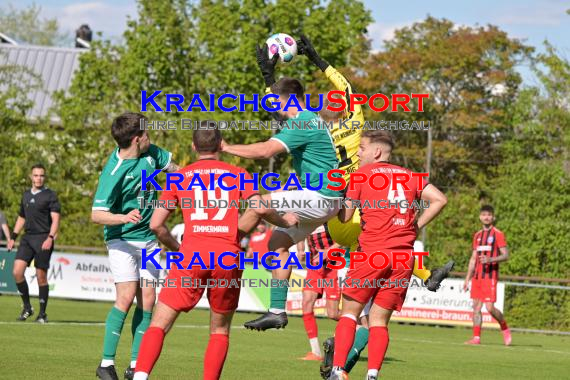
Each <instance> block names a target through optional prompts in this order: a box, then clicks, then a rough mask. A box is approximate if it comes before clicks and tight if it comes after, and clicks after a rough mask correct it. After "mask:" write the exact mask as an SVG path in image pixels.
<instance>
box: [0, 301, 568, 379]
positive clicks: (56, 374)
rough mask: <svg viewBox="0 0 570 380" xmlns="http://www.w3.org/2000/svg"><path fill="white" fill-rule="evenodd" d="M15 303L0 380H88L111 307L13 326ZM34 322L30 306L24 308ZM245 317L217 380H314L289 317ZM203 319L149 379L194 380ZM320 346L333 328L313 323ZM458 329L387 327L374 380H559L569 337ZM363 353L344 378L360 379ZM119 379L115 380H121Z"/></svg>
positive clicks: (77, 308)
mask: <svg viewBox="0 0 570 380" xmlns="http://www.w3.org/2000/svg"><path fill="white" fill-rule="evenodd" d="M20 304H21V302H20V299H19V297H15V296H7V295H3V296H2V297H0V338H1V342H2V344H1V345H0V347H1V349H0V353H1V355H0V357H1V358H2V360H1V361H0V363H1V365H0V378H2V379H23V378H40V379H93V378H95V369H96V368H97V365H98V363H99V360H100V355H101V348H102V341H103V331H104V328H105V327H104V321H105V317H106V314H107V312H108V311H109V309H110V307H111V304H110V303H104V302H80V301H67V300H59V299H51V300H50V302H49V307H48V316H49V320H50V323H49V324H47V325H37V324H35V323H33V319H34V318H35V317H36V315H37V314H35V315H34V316H33V317H32V318H31V320H28V321H27V322H17V321H16V317H17V316H18V315H19V312H20ZM32 305H33V306H34V309H35V310H36V313H37V310H38V309H37V308H38V302H37V299H32ZM254 316H255V315H254V314H249V313H238V314H236V315H235V317H234V322H233V326H234V327H233V330H232V334H231V340H230V350H229V353H228V358H227V360H226V365H225V367H224V371H223V373H222V379H319V378H320V376H319V369H318V368H319V363H317V362H305V361H302V360H299V359H298V358H300V357H302V356H304V354H305V353H306V352H307V351H309V343H308V340H307V337H306V334H305V330H304V328H303V321H302V319H301V318H297V317H290V318H289V325H288V326H287V328H286V329H285V330H279V331H266V332H257V331H255V332H254V331H249V330H245V329H244V328H243V327H242V324H243V322H245V321H247V320H250V319H252V317H254ZM130 321H131V315H129V316H128V317H127V320H126V323H125V327H124V330H123V336H122V339H121V343H120V345H119V350H118V354H117V361H116V363H117V367H118V371H121V373H120V374H121V375H122V371H123V370H124V369H125V368H126V367H127V365H128V363H129V360H130V344H131V331H130V330H131V329H130ZM208 321H209V320H208V311H206V310H195V311H192V312H190V313H189V314H183V315H181V316H180V318H179V319H178V321H177V323H176V325H175V327H174V328H173V330H172V331H171V332H170V334H169V335H168V336H167V338H166V341H165V345H164V349H163V351H162V355H161V357H160V359H159V361H158V363H157V365H156V367H155V370H154V371H153V374H152V378H154V379H199V378H201V377H202V358H203V353H204V350H205V348H206V344H207V339H208ZM318 325H319V338H320V340H321V342H322V341H323V340H324V339H325V338H326V337H328V336H329V335H331V333H332V332H333V330H334V326H335V324H334V322H333V321H329V320H324V319H319V321H318ZM470 334H471V331H470V330H469V329H466V328H441V327H440V328H437V327H429V326H411V325H400V324H395V323H394V324H392V325H391V326H390V340H391V341H390V346H389V348H388V353H387V358H386V360H385V362H384V365H383V368H382V371H381V375H382V377H383V378H387V379H401V378H412V379H481V378H484V379H539V378H547V379H568V378H570V374H569V369H570V366H569V363H570V337H561V336H547V335H537V334H522V333H516V332H515V333H513V345H512V346H511V347H505V346H503V344H502V338H501V335H500V332H498V331H492V330H484V331H483V335H482V340H483V345H481V346H478V347H477V346H476V347H473V346H465V345H463V342H464V341H465V340H467V339H468V338H469V337H470ZM366 355H367V351H366V350H365V351H364V352H363V355H362V358H361V359H360V360H361V361H360V363H358V364H357V365H356V367H355V368H354V370H353V372H352V373H351V375H350V376H351V378H353V379H363V378H364V377H365V373H366ZM121 378H122V377H121Z"/></svg>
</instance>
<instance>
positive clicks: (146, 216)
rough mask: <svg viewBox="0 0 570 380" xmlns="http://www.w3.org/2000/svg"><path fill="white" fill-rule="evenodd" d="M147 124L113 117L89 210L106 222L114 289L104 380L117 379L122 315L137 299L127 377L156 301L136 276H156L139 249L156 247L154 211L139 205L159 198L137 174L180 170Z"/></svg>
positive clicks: (135, 117)
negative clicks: (109, 146) (111, 144)
mask: <svg viewBox="0 0 570 380" xmlns="http://www.w3.org/2000/svg"><path fill="white" fill-rule="evenodd" d="M145 125H146V118H145V117H144V116H143V115H141V114H137V113H132V112H126V113H124V114H122V115H120V116H119V117H117V118H116V119H115V120H114V121H113V124H112V125H111V134H112V135H113V138H114V139H115V141H116V142H117V145H118V147H116V148H115V149H114V150H113V152H112V153H111V155H110V156H109V158H108V160H107V163H106V164H105V167H104V168H103V171H102V172H101V175H100V177H99V185H98V186H97V192H96V194H95V199H94V200H93V207H92V212H91V219H92V220H93V222H94V223H97V224H102V225H104V226H105V228H104V230H105V244H106V245H107V249H108V251H109V262H110V267H111V273H112V275H113V279H114V281H115V289H116V301H115V304H114V305H113V308H112V309H111V311H110V312H109V314H108V315H107V320H106V322H105V338H104V341H103V359H102V361H101V364H100V365H99V367H98V368H97V377H99V378H101V379H104V380H116V379H118V377H117V373H116V371H115V362H114V360H115V353H116V352H117V346H118V344H119V338H120V336H121V331H122V329H123V324H124V322H125V318H126V316H127V313H128V312H129V309H130V308H131V305H132V304H133V301H134V299H135V297H136V299H137V307H136V309H135V312H134V314H133V321H132V325H131V331H132V334H133V344H132V349H131V364H130V366H129V367H128V368H127V370H126V371H125V378H127V379H132V376H133V374H134V372H133V371H134V368H135V365H136V359H137V355H138V349H139V345H140V342H141V339H142V336H143V334H144V332H145V331H146V329H147V327H148V325H149V323H150V319H151V315H152V308H153V306H154V302H155V299H156V291H155V289H154V288H153V287H142V288H141V287H140V282H139V281H140V278H145V279H148V280H157V279H158V275H159V270H158V269H156V268H148V265H147V269H141V250H142V249H143V248H146V249H147V250H150V251H152V250H153V249H155V248H158V243H157V241H156V237H155V236H154V234H153V233H152V231H151V230H150V228H149V222H150V218H151V216H152V212H153V209H151V208H142V209H139V208H140V207H141V204H147V203H148V202H150V201H153V200H156V199H157V196H156V192H155V191H154V190H147V191H141V182H142V177H141V172H142V170H146V171H147V173H152V172H153V171H154V170H156V169H159V170H162V171H166V172H173V171H176V170H178V166H177V165H176V164H174V163H172V161H171V158H172V154H171V153H170V152H168V151H166V150H164V149H161V148H159V147H157V146H156V145H152V144H151V143H150V137H149V135H148V132H147V131H146V130H145V128H144V126H145ZM141 127H142V128H141Z"/></svg>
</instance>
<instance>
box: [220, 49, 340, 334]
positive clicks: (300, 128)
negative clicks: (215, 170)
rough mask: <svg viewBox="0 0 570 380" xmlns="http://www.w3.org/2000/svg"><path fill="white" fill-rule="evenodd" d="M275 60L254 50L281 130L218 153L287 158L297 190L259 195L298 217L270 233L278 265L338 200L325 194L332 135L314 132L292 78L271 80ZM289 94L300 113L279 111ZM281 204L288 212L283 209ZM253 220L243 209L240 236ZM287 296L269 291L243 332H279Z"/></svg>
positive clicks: (313, 118) (315, 120) (286, 272)
mask: <svg viewBox="0 0 570 380" xmlns="http://www.w3.org/2000/svg"><path fill="white" fill-rule="evenodd" d="M275 57H276V56H275ZM275 57H274V58H273V59H272V60H270V59H269V58H268V55H267V46H265V48H264V49H261V48H259V47H258V48H257V60H258V64H259V67H260V69H261V72H262V74H263V77H264V79H265V84H266V85H267V86H268V87H270V92H272V93H273V94H276V95H278V96H279V99H278V101H279V102H281V105H282V106H281V110H279V111H277V112H278V113H279V115H280V118H281V119H282V120H284V123H283V124H284V125H283V128H282V129H281V131H280V132H279V133H277V134H276V135H275V136H274V137H272V138H271V139H269V140H267V141H264V142H259V143H255V144H249V145H228V144H225V143H224V144H223V145H222V150H223V151H224V152H226V153H230V154H233V155H235V156H239V157H243V158H249V159H266V158H270V157H273V156H275V155H277V154H279V153H284V152H287V153H290V154H291V156H292V157H293V167H294V169H295V172H296V174H297V178H298V179H299V182H300V186H301V189H297V190H292V191H281V192H273V193H270V194H266V195H264V196H263V198H264V200H268V201H269V200H277V202H278V204H279V205H280V207H278V208H277V209H276V210H277V211H279V212H292V213H295V214H296V215H297V216H298V218H299V223H298V224H297V225H296V226H294V227H290V228H286V229H285V228H276V229H275V231H274V233H273V235H272V236H271V240H270V241H269V249H270V250H271V251H275V252H277V253H278V255H279V257H278V258H279V259H280V260H281V261H282V262H283V263H284V262H285V260H286V259H287V257H288V256H289V247H291V246H292V245H294V244H296V243H298V242H300V241H304V240H305V238H306V237H307V236H309V234H310V233H311V232H312V231H314V230H315V228H317V227H319V226H320V225H322V224H323V223H325V222H327V221H328V220H329V219H331V218H333V217H335V216H336V215H337V214H338V210H339V205H340V200H341V199H342V196H343V195H342V193H341V192H339V191H334V190H330V189H327V185H328V184H329V183H330V180H328V178H327V173H328V172H329V171H330V170H333V169H337V168H338V160H337V157H336V151H335V147H334V144H333V139H332V136H331V134H330V133H329V131H328V129H326V128H322V127H320V125H319V124H320V123H319V121H320V119H319V116H318V115H317V114H315V113H313V112H310V111H308V110H306V107H305V103H304V99H305V96H304V89H303V85H302V84H301V82H299V81H298V80H297V79H292V78H282V79H280V80H279V81H277V82H276V81H275V79H274V76H273V72H274V68H275V64H276V62H277V61H276V58H275ZM291 94H294V95H295V96H296V97H297V100H298V102H299V105H300V107H301V109H298V108H297V107H290V108H289V109H288V110H287V111H284V110H283V108H284V106H285V104H286V103H287V100H288V99H289V96H290V95H291ZM306 174H309V175H310V180H309V181H310V182H309V183H306ZM319 175H321V176H322V177H323V179H322V186H321V187H320V188H321V189H320V190H317V191H314V190H308V189H307V188H306V187H307V185H310V186H312V187H317V186H318V185H319V182H320V179H319ZM331 200H332V202H331ZM285 202H287V205H289V206H292V207H284V206H285ZM307 202H308V206H307ZM329 202H330V203H333V206H332V207H330V206H328V205H327V203H329ZM299 204H303V206H304V207H298V205H299ZM295 205H297V207H295ZM259 220H260V219H259V216H258V215H257V214H256V213H255V212H254V211H250V210H248V211H246V213H244V215H243V216H242V217H241V218H240V222H239V228H240V230H241V231H244V232H250V231H252V230H253V229H254V228H255V226H256V225H257V223H258V222H259ZM272 275H273V278H275V279H279V280H286V279H289V277H290V276H291V267H289V268H287V269H285V268H278V269H274V270H273V272H272ZM287 291H288V289H287V287H286V286H280V287H273V288H271V302H270V306H269V311H268V312H267V313H265V314H264V315H263V316H261V317H260V318H258V319H255V320H253V321H249V322H246V323H245V327H246V328H249V329H255V330H267V329H270V328H282V327H285V326H286V325H287V314H286V312H285V305H286V301H287Z"/></svg>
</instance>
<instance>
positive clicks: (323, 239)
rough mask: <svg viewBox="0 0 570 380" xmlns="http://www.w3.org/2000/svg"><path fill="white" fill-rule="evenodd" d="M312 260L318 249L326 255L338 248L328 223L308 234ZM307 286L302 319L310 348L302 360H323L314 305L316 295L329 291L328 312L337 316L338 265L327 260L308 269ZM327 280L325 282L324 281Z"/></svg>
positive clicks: (333, 316) (312, 260)
mask: <svg viewBox="0 0 570 380" xmlns="http://www.w3.org/2000/svg"><path fill="white" fill-rule="evenodd" d="M307 240H308V243H309V252H310V254H311V262H312V263H313V264H317V263H318V261H319V252H323V257H326V254H327V252H328V250H329V249H332V248H339V247H340V245H338V244H336V243H335V242H334V241H333V240H332V238H331V235H330V233H329V231H328V226H327V224H326V223H325V224H323V225H322V226H319V227H317V229H315V230H314V231H313V232H312V233H311V235H309V237H308V238H307ZM306 280H307V281H306V286H305V287H303V323H304V325H305V331H306V332H307V337H308V338H309V343H310V345H311V352H309V353H307V354H306V355H305V357H303V358H302V359H303V360H315V361H321V360H322V359H323V358H322V357H321V348H320V345H319V330H318V327H317V320H316V319H315V313H314V307H315V302H316V301H317V299H319V298H322V297H323V293H325V294H326V296H325V297H326V310H327V316H328V317H329V318H331V319H334V320H337V319H338V312H339V310H338V306H339V303H340V287H339V284H338V269H331V268H327V267H326V266H325V264H324V263H323V265H322V266H321V268H319V269H308V268H307V277H306ZM325 282H326V284H325Z"/></svg>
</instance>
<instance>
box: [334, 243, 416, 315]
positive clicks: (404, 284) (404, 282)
mask: <svg viewBox="0 0 570 380" xmlns="http://www.w3.org/2000/svg"><path fill="white" fill-rule="evenodd" d="M390 251H402V249H391V250H390ZM364 252H366V251H364ZM368 252H372V253H373V252H374V250H369V251H368ZM385 252H386V253H388V252H389V251H388V250H385ZM381 262H382V261H381V259H380V261H379V263H378V265H380V263H381ZM375 263H376V261H375ZM406 264H407V265H408V266H409V268H410V269H405V268H404V267H403V265H402V264H398V265H397V266H396V267H395V268H392V264H390V265H388V266H387V267H386V268H384V269H375V268H373V267H372V266H370V264H369V263H368V262H362V263H355V264H354V268H353V269H349V270H348V272H347V274H346V277H347V279H346V281H345V283H344V284H343V285H344V287H343V289H342V293H343V294H344V295H346V296H348V297H350V298H352V299H354V300H356V301H358V302H360V303H361V304H366V303H367V302H368V301H370V299H372V300H373V302H374V303H375V304H376V305H378V306H380V307H381V308H384V309H387V310H396V311H400V310H401V309H402V305H403V304H404V301H405V300H406V293H407V292H408V285H409V281H410V278H411V277H412V272H413V270H414V257H413V256H410V258H409V259H408V260H407V261H406ZM365 280H368V282H366V281H365ZM378 280H385V281H382V282H381V283H380V284H378Z"/></svg>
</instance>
